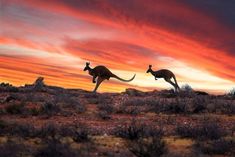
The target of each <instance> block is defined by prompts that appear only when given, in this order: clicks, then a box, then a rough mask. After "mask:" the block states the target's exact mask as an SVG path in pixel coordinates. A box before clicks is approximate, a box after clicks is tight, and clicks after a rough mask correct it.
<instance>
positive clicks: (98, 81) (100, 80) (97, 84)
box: [93, 77, 104, 93]
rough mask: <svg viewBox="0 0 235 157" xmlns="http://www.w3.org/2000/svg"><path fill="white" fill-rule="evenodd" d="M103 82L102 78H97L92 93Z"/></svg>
mask: <svg viewBox="0 0 235 157" xmlns="http://www.w3.org/2000/svg"><path fill="white" fill-rule="evenodd" d="M103 81H104V79H103V78H101V77H98V79H97V82H96V86H95V89H94V91H93V92H94V93H95V92H96V90H97V89H98V87H99V86H100V84H101V83H102V82H103Z"/></svg>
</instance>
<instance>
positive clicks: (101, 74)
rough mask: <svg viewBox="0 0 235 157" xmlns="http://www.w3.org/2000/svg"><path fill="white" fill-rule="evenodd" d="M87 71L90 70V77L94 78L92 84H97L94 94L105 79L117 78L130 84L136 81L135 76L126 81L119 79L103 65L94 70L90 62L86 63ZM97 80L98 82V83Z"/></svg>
mask: <svg viewBox="0 0 235 157" xmlns="http://www.w3.org/2000/svg"><path fill="white" fill-rule="evenodd" d="M86 70H88V73H89V75H91V76H93V79H92V82H93V83H96V86H95V89H94V91H93V92H94V93H95V92H96V90H97V89H98V87H99V85H100V84H101V83H102V82H103V81H104V80H105V79H107V80H109V79H110V77H113V78H116V79H118V80H120V81H123V82H130V81H132V80H134V78H135V75H134V76H133V77H132V78H131V79H129V80H124V79H122V78H120V77H118V76H117V75H115V74H113V73H112V72H111V71H110V70H109V69H108V68H106V67H105V66H102V65H100V66H96V67H95V68H93V69H92V68H91V67H90V63H89V62H86V66H85V68H84V70H83V71H86ZM96 78H97V82H96Z"/></svg>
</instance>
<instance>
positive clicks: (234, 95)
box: [228, 87, 235, 97]
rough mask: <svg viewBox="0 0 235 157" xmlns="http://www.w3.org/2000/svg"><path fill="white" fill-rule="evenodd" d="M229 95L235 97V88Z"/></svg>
mask: <svg viewBox="0 0 235 157" xmlns="http://www.w3.org/2000/svg"><path fill="white" fill-rule="evenodd" d="M228 95H230V96H232V97H235V87H234V88H232V89H231V90H230V91H229V92H228Z"/></svg>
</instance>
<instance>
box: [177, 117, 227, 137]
mask: <svg viewBox="0 0 235 157" xmlns="http://www.w3.org/2000/svg"><path fill="white" fill-rule="evenodd" d="M176 132H177V133H178V134H179V135H180V136H181V137H189V138H194V139H201V140H206V139H210V140H216V139H219V138H221V137H222V136H224V135H226V132H225V131H223V130H222V129H221V128H220V127H219V124H218V123H217V122H214V121H204V122H203V123H202V124H198V125H195V126H194V125H191V124H181V125H180V124H178V125H177V128H176Z"/></svg>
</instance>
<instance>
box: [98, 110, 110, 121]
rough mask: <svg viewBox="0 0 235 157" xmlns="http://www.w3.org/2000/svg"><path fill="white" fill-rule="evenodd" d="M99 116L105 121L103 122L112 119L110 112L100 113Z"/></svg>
mask: <svg viewBox="0 0 235 157" xmlns="http://www.w3.org/2000/svg"><path fill="white" fill-rule="evenodd" d="M98 116H99V117H100V118H101V119H103V120H108V119H111V116H110V114H109V113H108V112H106V111H100V112H99V113H98Z"/></svg>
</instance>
